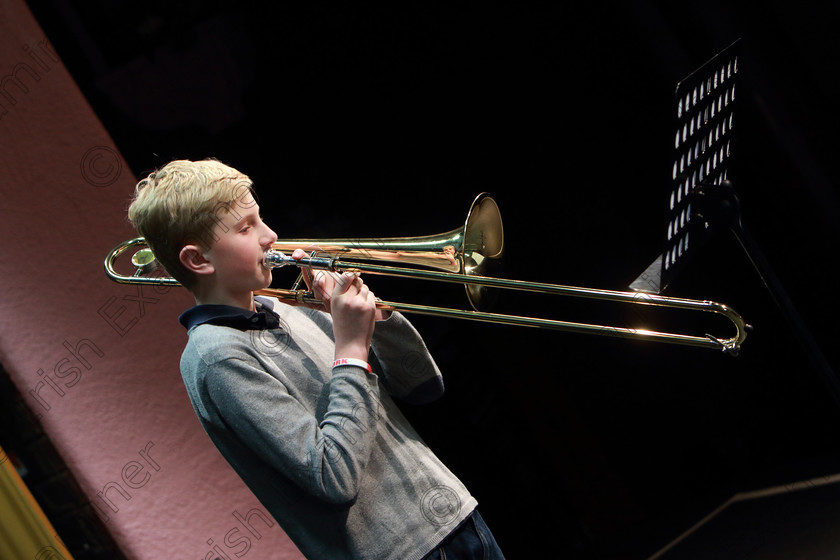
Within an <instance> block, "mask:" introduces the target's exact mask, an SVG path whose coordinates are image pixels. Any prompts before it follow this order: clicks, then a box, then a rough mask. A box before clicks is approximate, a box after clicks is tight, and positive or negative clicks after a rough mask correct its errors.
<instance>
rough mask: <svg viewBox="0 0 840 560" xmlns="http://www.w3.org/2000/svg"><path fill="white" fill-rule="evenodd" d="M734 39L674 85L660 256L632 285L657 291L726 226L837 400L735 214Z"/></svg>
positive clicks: (821, 361) (814, 350)
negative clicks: (670, 161) (731, 171)
mask: <svg viewBox="0 0 840 560" xmlns="http://www.w3.org/2000/svg"><path fill="white" fill-rule="evenodd" d="M740 46H741V40H740V39H738V40H736V41H735V42H734V43H732V44H731V45H729V46H728V47H726V48H725V49H724V50H723V51H721V52H720V53H718V54H717V55H715V56H714V57H713V58H712V59H710V60H709V61H708V62H706V63H705V64H704V65H703V66H701V67H700V68H699V69H698V70H696V71H694V72H693V73H691V74H690V75H689V76H688V77H686V78H685V79H684V80H683V81H681V82H680V83H679V84H678V85H677V88H676V94H675V108H674V114H675V117H676V125H675V130H676V133H675V136H674V150H673V168H672V171H671V184H670V192H669V200H668V206H667V208H668V210H667V212H666V217H665V222H666V223H665V234H664V237H665V242H664V249H663V252H662V254H661V255H660V256H659V258H657V259H656V260H655V261H654V262H653V263H651V265H650V266H648V268H647V269H646V270H645V271H644V272H643V273H642V274H641V275H640V276H639V277H638V278H636V280H634V281H633V282H632V283H631V284H630V288H631V289H632V290H635V291H639V292H648V293H650V292H653V293H659V292H661V291H662V290H664V289H665V288H666V287H667V286H668V284H669V283H670V282H671V281H672V280H673V279H674V278H675V277H676V276H677V274H678V272H679V271H680V270H681V269H682V267H683V266H684V265H685V263H686V262H687V261H688V260H689V258H690V257H691V256H692V255H694V254H696V253H697V249H698V248H699V247H701V246H702V245H703V244H704V243H705V242H706V241H708V239H709V238H711V237H712V235H713V234H714V233H717V232H718V231H720V230H721V229H728V230H729V231H730V232H731V233H732V234H733V236H734V237H735V239H736V241H737V242H738V244H739V245H740V247H741V248H742V249H743V251H744V253H745V255H746V257H747V258H748V259H749V262H750V264H751V265H752V267H753V268H754V269H755V271H756V273H757V274H758V277H759V279H760V280H761V282H762V283H763V284H764V287H765V288H766V289H767V291H768V292H769V294H770V296H771V297H772V298H773V301H774V302H775V304H776V306H777V307H778V308H779V310H780V312H781V314H782V316H783V318H784V319H785V321H786V322H787V324H788V326H789V327H790V329H791V332H792V334H793V335H794V337H795V338H796V340H797V342H798V343H799V345H800V347H801V348H802V350H803V351H804V353H805V356H806V357H807V358H808V360H809V361H810V362H811V365H812V366H813V367H814V369H815V371H816V373H817V374H818V375H819V376H820V378H821V380H822V382H823V384H824V385H825V387H826V388H827V389H828V391H829V393H830V395H831V397H832V399H833V400H834V402H835V404H836V405H838V406H840V379H838V377H837V374H836V372H835V371H834V369H833V368H832V366H831V365H830V364H829V363H828V361H827V360H826V358H825V356H824V354H823V352H822V350H821V349H820V348H819V346H818V345H817V343H816V341H815V340H814V338H813V335H812V334H811V332H810V330H809V329H808V327H807V326H806V325H805V322H804V321H803V320H802V317H801V316H800V314H799V312H798V311H797V309H796V306H795V305H794V304H793V302H792V301H791V299H790V297H789V296H788V294H787V291H786V290H785V288H784V286H783V285H782V282H781V281H780V280H779V278H778V277H777V276H776V274H775V273H774V271H773V269H772V267H771V266H770V263H769V261H768V260H767V258H766V257H765V256H764V253H763V251H762V250H761V248H760V246H759V244H758V243H757V242H756V240H755V239H754V238H753V237H752V235H751V234H750V232H749V231H748V230H747V228H746V226H745V225H744V223H743V221H742V219H741V211H740V200H739V198H738V195H737V193H736V192H735V189H734V188H733V186H732V181H731V180H730V179H729V177H728V168H729V162H730V160H731V156H732V147H733V144H732V141H733V136H734V110H735V99H736V89H735V84H736V78H737V75H738V53H739V51H740Z"/></svg>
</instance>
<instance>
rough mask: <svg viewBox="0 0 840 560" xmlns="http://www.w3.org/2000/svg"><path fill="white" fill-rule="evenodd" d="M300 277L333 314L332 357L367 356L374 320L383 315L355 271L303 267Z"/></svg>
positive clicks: (298, 256) (300, 253) (299, 252)
mask: <svg viewBox="0 0 840 560" xmlns="http://www.w3.org/2000/svg"><path fill="white" fill-rule="evenodd" d="M306 256H307V254H306V253H305V252H304V251H302V250H300V249H295V251H294V253H292V257H293V258H295V259H297V260H300V259H302V258H303V257H306ZM302 271H303V278H304V281H305V282H306V285H307V287H308V288H309V290H310V291H312V292H313V294H314V295H315V297H316V298H317V299H319V300H321V301H322V302H323V304H324V309H325V310H326V311H327V312H328V313H329V314H331V315H332V317H333V334H334V336H335V357H336V359H338V358H355V359H359V360H365V361H366V360H367V359H368V354H369V350H370V343H371V337H372V336H373V328H374V324H375V321H376V320H378V319H384V318H387V316H386V315H385V313H388V314H390V312H383V311H381V310H379V309H377V308H376V297H375V296H374V295H373V292H371V291H370V288H368V286H367V285H366V284H365V283H364V281H363V280H362V279H361V277H360V276H359V275H358V274H354V273H350V272H346V273H344V274H338V273H336V272H329V271H325V270H318V271H316V272H315V274H314V277H313V274H312V271H310V270H308V269H306V268H304V269H302Z"/></svg>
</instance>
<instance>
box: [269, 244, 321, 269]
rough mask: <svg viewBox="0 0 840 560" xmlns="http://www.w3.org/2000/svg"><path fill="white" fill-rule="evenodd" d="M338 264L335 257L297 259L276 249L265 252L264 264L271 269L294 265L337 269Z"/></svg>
mask: <svg viewBox="0 0 840 560" xmlns="http://www.w3.org/2000/svg"><path fill="white" fill-rule="evenodd" d="M336 264H337V263H336V259H335V258H333V257H304V258H302V259H300V260H297V259H294V258H292V257H290V256H288V255H286V254H285V253H283V252H281V251H277V250H275V249H269V250H268V251H266V252H265V257H263V266H264V267H265V268H267V269H269V270H271V269H272V268H280V267H282V266H288V265H294V266H298V267H302V268H312V269H315V270H331V271H335V265H336Z"/></svg>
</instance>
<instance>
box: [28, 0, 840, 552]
mask: <svg viewBox="0 0 840 560" xmlns="http://www.w3.org/2000/svg"><path fill="white" fill-rule="evenodd" d="M602 4H605V3H594V2H589V3H583V2H579V3H559V2H507V3H505V2H497V1H484V2H461V1H447V2H434V1H424V2H413V1H400V2H390V3H382V4H377V3H372V2H354V3H349V2H317V1H312V2H296V3H265V4H260V3H256V2H247V1H237V2H233V1H213V2H197V1H192V2H186V1H185V2H163V1H147V2H142V3H130V4H129V3H125V5H124V3H114V2H106V1H101V0H100V1H91V0H85V1H81V0H79V1H76V2H69V1H64V2H59V1H47V0H31V1H30V2H29V5H30V7H31V9H32V10H33V12H34V14H35V16H36V18H37V19H38V21H39V22H40V24H41V25H42V27H43V28H44V30H45V32H46V33H47V36H48V37H49V39H50V40H51V41H52V43H53V45H54V47H55V49H56V50H57V52H58V54H59V55H60V56H61V57H62V59H63V61H64V63H65V65H66V66H67V68H68V69H69V70H70V72H71V73H72V75H73V76H74V78H75V80H76V81H77V83H78V85H79V87H80V88H81V90H82V91H83V92H84V94H85V96H86V97H87V99H88V100H89V102H90V103H91V105H92V106H93V108H94V110H95V111H96V113H97V115H98V116H99V118H100V119H101V120H102V121H103V123H104V125H105V127H106V128H107V130H108V131H109V133H110V134H111V135H112V137H113V138H114V141H115V142H116V145H117V146H118V147H119V149H120V151H121V152H122V154H123V156H124V157H125V158H126V160H127V163H128V165H129V166H130V168H131V170H132V172H133V173H135V174H136V175H137V176H138V177H139V176H142V175H145V174H146V173H148V172H150V171H151V170H153V169H154V168H156V167H158V166H161V165H163V164H165V163H166V162H167V161H169V160H171V159H176V158H188V159H200V158H205V157H215V158H218V159H220V160H222V161H224V162H226V163H228V164H230V165H233V166H235V167H237V168H239V169H240V170H242V171H244V172H245V173H247V174H249V175H250V176H251V178H252V179H253V180H254V181H255V184H256V187H257V191H258V194H259V197H260V203H261V206H262V207H263V208H264V214H265V217H266V221H267V222H268V223H269V225H270V226H271V227H272V228H273V229H274V230H275V231H276V232H277V233H278V235H279V236H280V237H281V238H289V237H304V236H306V237H390V236H404V235H406V236H410V235H423V234H431V233H438V232H442V231H447V230H449V229H452V228H454V227H457V226H458V225H459V224H461V223H463V220H464V217H465V215H466V211H467V209H468V207H469V204H470V202H471V200H472V199H473V197H474V196H475V195H476V194H478V193H479V192H483V191H487V192H491V193H492V194H493V195H494V196H495V197H496V199H497V201H498V203H499V205H500V207H501V211H502V216H503V219H504V222H505V231H506V241H507V245H506V258H505V275H506V276H507V277H510V278H517V279H526V280H536V281H544V282H552V283H558V284H572V285H582V286H589V287H597V288H609V289H620V290H623V289H626V288H627V286H628V285H629V283H630V282H631V281H632V280H633V279H635V278H636V277H637V276H638V275H639V274H641V273H642V271H643V270H644V269H645V268H646V267H647V265H648V264H649V263H650V262H651V261H652V260H653V259H654V258H655V257H656V256H657V255H658V254H659V250H660V246H661V243H662V236H663V228H664V226H663V219H664V218H663V213H662V208H663V204H664V202H665V200H664V197H665V196H666V194H665V193H666V192H667V189H668V181H669V178H670V170H671V167H670V161H669V158H670V156H671V150H672V148H673V128H672V127H673V123H672V117H673V94H674V88H675V86H676V84H677V82H679V81H680V80H681V79H682V78H684V77H685V76H687V75H688V74H689V73H690V72H691V71H693V70H694V69H695V68H697V67H699V66H701V65H702V64H703V63H704V62H705V61H706V60H708V59H709V58H711V57H712V56H713V55H714V54H716V53H717V52H719V51H721V50H722V49H723V48H725V47H726V46H727V45H729V44H731V43H732V42H733V41H734V40H736V39H738V38H741V39H742V54H741V57H740V70H741V72H740V75H739V90H738V91H739V96H738V105H737V109H736V125H735V129H736V144H735V151H734V153H735V156H736V158H735V160H734V161H733V167H732V168H731V171H730V177H731V178H732V179H733V180H734V182H735V188H736V190H737V192H738V193H739V195H740V198H741V202H742V218H743V221H744V223H745V224H746V225H747V226H748V227H749V228H750V231H751V232H752V234H753V235H754V237H755V239H756V241H757V243H758V245H759V246H760V248H761V250H762V252H763V254H764V255H765V256H766V258H767V261H768V262H769V263H770V265H771V271H772V272H773V276H774V278H777V279H778V281H779V283H780V285H781V286H782V287H783V288H784V292H785V294H784V295H787V296H789V297H790V300H791V301H792V302H793V304H794V305H795V309H796V313H797V315H798V316H799V317H801V319H802V323H803V324H804V325H805V326H806V327H807V329H808V331H809V333H810V334H809V336H812V337H813V341H814V343H815V348H816V349H817V350H818V351H817V352H816V353H815V352H814V351H813V348H810V349H807V348H805V347H803V346H802V345H800V344H798V342H797V340H798V339H797V337H796V330H795V329H794V328H792V327H791V325H792V323H791V322H790V321H789V320H788V317H787V316H786V315H785V313H783V312H782V311H781V310H780V309H779V308H778V307H777V306H776V305H775V304H774V299H773V297H771V291H770V290H768V289H766V288H765V286H764V285H763V284H762V282H761V280H760V278H759V276H758V275H757V274H756V271H755V269H754V268H753V267H752V266H751V265H750V262H749V261H748V259H747V258H746V255H745V253H744V251H742V250H741V249H740V248H739V247H738V245H737V244H736V243H735V241H734V238H733V237H732V236H731V235H729V234H728V233H726V232H722V233H721V234H719V235H717V236H716V237H714V238H713V239H712V240H711V241H710V242H709V243H708V244H706V245H705V246H704V247H703V248H702V251H700V252H699V253H698V254H697V255H696V256H695V258H694V259H693V260H692V261H691V262H690V264H689V265H688V267H687V268H686V269H685V270H684V271H683V273H682V275H681V276H680V277H679V278H678V279H677V281H676V282H675V283H674V284H672V285H671V286H670V287H669V291H668V295H676V296H683V297H691V298H698V299H712V300H715V301H722V302H725V303H728V304H730V305H732V306H733V307H734V308H735V309H737V310H738V311H739V312H741V314H742V315H744V317H745V318H746V319H747V320H748V321H749V322H750V323H751V324H753V325H754V326H755V332H754V333H752V334H751V335H750V337H749V338H748V339H747V342H746V344H745V346H744V349H743V351H742V353H741V355H740V356H739V357H737V358H732V357H729V356H723V355H720V354H718V353H717V352H715V351H710V350H702V349H692V348H685V347H675V346H668V345H662V344H653V343H640V342H628V341H622V340H618V339H613V338H605V337H597V336H586V335H577V334H564V333H556V332H547V331H539V330H534V329H526V328H516V327H507V326H495V325H486V324H478V323H469V322H464V321H455V320H444V319H438V318H428V317H417V318H416V319H415V323H416V324H417V325H418V328H420V330H421V331H422V333H423V334H424V336H425V338H426V340H427V342H428V344H429V346H430V348H431V350H432V352H433V354H434V355H435V356H436V358H437V359H438V362H439V364H440V366H441V368H442V369H443V370H444V374H445V376H446V379H447V383H448V393H447V395H446V397H445V398H444V399H443V401H441V402H439V403H437V404H434V405H431V406H426V407H420V408H416V409H413V408H410V409H407V413H408V414H409V415H410V416H411V417H412V419H413V420H414V421H415V423H416V424H417V426H418V429H419V430H420V432H421V433H422V434H423V435H424V436H425V437H426V439H427V440H428V442H429V443H430V445H431V446H432V447H433V448H434V449H435V450H436V451H437V452H438V453H439V454H440V455H441V456H442V458H443V459H444V460H445V462H447V463H448V464H449V465H450V466H451V468H452V469H453V470H454V471H455V472H456V473H457V474H458V475H459V476H461V478H462V479H463V480H464V481H465V482H466V483H467V485H468V486H469V487H470V488H471V489H472V491H473V493H474V494H475V495H476V497H477V498H478V500H479V502H480V504H481V510H482V513H483V515H484V517H485V519H486V520H487V521H488V523H489V524H490V526H491V528H492V529H493V531H494V533H495V534H496V536H497V538H498V540H499V541H500V543H501V545H502V547H503V548H504V549H505V550H506V551H507V554H508V556H509V558H513V559H517V558H531V557H535V556H537V553H536V551H537V550H540V551H542V550H544V549H545V548H546V547H548V548H549V549H550V550H551V551H552V554H551V555H550V557H552V558H554V557H557V558H599V559H600V558H628V559H630V558H645V557H648V556H650V555H651V554H653V553H654V552H655V551H657V550H659V549H660V548H661V547H662V546H664V545H665V544H667V543H668V542H669V541H670V540H671V539H673V538H674V537H676V536H677V535H678V534H680V533H681V532H682V531H684V530H685V529H687V528H688V527H690V526H691V525H692V524H693V523H694V522H696V521H698V520H699V519H701V518H702V517H703V516H705V515H706V514H707V513H709V512H710V511H712V510H713V509H714V508H715V507H717V506H718V505H719V504H720V503H722V502H723V501H724V500H726V499H727V498H729V497H730V496H732V495H733V493H735V492H739V491H744V490H748V489H754V488H762V487H767V486H773V485H779V484H785V483H789V482H791V481H796V480H802V479H805V478H808V477H812V476H819V475H824V474H831V473H835V472H838V467H839V466H840V456H838V451H840V441H839V440H838V437H837V419H838V414H837V413H838V400H837V392H836V390H835V389H834V384H835V383H836V381H837V380H836V376H835V373H834V371H835V370H836V369H837V366H838V353H837V349H836V345H835V344H834V340H835V338H836V335H837V330H838V329H837V327H836V326H835V324H834V321H833V319H834V317H833V316H834V312H835V309H836V306H837V299H838V298H837V295H836V292H835V290H834V284H835V277H834V275H833V272H831V271H832V270H833V266H832V265H833V261H834V258H835V256H836V250H835V247H836V246H837V245H836V242H837V240H838V233H840V232H838V229H840V228H838V221H837V218H836V216H837V215H838V214H837V207H838V198H837V194H838V193H837V184H838V183H837V171H836V165H834V163H835V162H834V158H835V157H836V156H835V154H836V153H837V152H836V149H837V141H836V139H835V134H834V128H835V127H836V125H837V122H838V120H837V111H836V105H837V102H838V73H837V68H838V63H840V59H838V54H839V53H840V49H838V45H837V43H836V38H835V37H836V33H835V30H836V28H837V24H838V23H839V22H838V20H839V19H840V8H838V7H837V4H836V3H825V4H822V5H821V4H817V3H815V4H809V5H808V6H802V5H799V6H796V7H793V5H792V3H790V2H781V1H776V2H766V3H764V4H763V5H762V6H760V7H759V6H758V3H748V2H734V3H733V2H726V3H724V2H694V1H683V2H678V3H674V2H648V1H643V0H637V1H631V2H622V3H620V5H618V6H604V5H602ZM676 4H678V6H677V5H676ZM800 4H801V3H800ZM45 141H48V139H45ZM129 196H130V193H128V192H127V193H126V204H127V203H128V198H129ZM124 210H125V209H124V208H115V209H114V211H115V212H123V211H124ZM370 283H371V284H372V285H373V286H374V288H375V290H376V292H377V295H379V296H380V297H382V298H384V299H389V300H397V301H412V302H420V303H427V304H432V305H454V306H459V307H460V306H463V305H465V298H464V297H463V293H462V290H460V288H458V287H457V286H429V285H426V284H425V283H423V284H418V283H416V282H413V281H399V282H397V281H392V280H389V279H383V278H377V279H373V278H372V279H370ZM498 310H499V311H513V312H517V313H522V314H539V315H548V316H555V314H556V313H568V314H569V315H568V316H561V317H560V318H563V319H569V318H574V319H578V320H584V321H592V320H594V319H600V318H604V317H606V318H608V319H607V320H617V321H618V324H627V322H632V320H633V317H634V316H635V315H634V314H635V313H636V312H635V311H633V312H629V313H631V314H630V315H618V317H617V318H616V317H615V316H616V315H617V314H618V312H617V311H614V310H610V309H609V308H606V309H602V308H601V306H600V305H597V304H595V303H586V304H582V305H581V304H578V303H575V302H560V301H557V300H556V298H552V299H549V298H546V297H542V296H535V295H528V296H527V297H525V296H523V295H520V294H509V295H504V296H503V297H502V298H500V300H499V302H498ZM676 322H677V323H678V324H679V328H681V329H687V330H689V331H690V330H691V329H692V326H693V325H696V324H697V320H696V318H693V317H687V318H684V319H683V318H681V319H677V320H676ZM173 328H174V327H173ZM718 328H719V329H720V328H721V327H720V325H718ZM722 329H723V332H720V334H721V335H728V331H727V330H726V329H727V325H726V324H725V323H724V324H723V326H722Z"/></svg>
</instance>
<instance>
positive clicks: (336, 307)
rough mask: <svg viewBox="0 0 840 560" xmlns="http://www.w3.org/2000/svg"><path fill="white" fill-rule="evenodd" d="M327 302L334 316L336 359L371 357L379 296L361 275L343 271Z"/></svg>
mask: <svg viewBox="0 0 840 560" xmlns="http://www.w3.org/2000/svg"><path fill="white" fill-rule="evenodd" d="M327 301H328V303H327V302H325V306H327V310H328V311H329V312H330V314H331V315H332V317H333V334H334V336H335V358H336V359H339V358H356V359H358V360H364V361H367V360H368V354H369V352H370V343H371V338H372V337H373V329H374V324H375V322H376V297H375V296H374V295H373V292H371V291H370V288H368V287H367V285H366V284H365V283H364V282H363V281H362V279H361V277H360V276H358V275H357V274H353V273H344V274H342V275H341V276H340V277H339V278H337V279H335V285H334V287H333V291H332V293H331V294H330V297H329V298H328V300H327Z"/></svg>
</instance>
